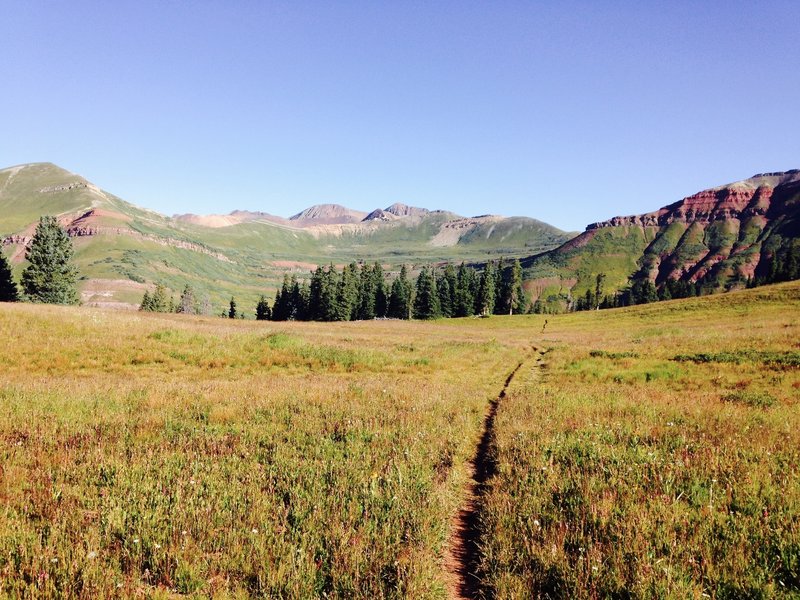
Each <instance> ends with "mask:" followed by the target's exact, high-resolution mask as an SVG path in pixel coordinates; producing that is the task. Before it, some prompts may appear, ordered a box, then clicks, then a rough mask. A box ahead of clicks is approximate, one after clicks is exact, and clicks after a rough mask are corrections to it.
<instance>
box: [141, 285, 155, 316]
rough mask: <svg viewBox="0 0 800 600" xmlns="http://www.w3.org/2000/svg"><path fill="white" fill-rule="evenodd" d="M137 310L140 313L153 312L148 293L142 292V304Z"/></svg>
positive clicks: (151, 301)
mask: <svg viewBox="0 0 800 600" xmlns="http://www.w3.org/2000/svg"><path fill="white" fill-rule="evenodd" d="M139 310H140V311H142V312H153V299H152V298H151V297H150V292H148V291H147V290H145V291H144V296H142V303H141V304H140V305H139Z"/></svg>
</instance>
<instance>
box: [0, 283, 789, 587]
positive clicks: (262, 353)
mask: <svg viewBox="0 0 800 600" xmlns="http://www.w3.org/2000/svg"><path fill="white" fill-rule="evenodd" d="M799 305H800V284H798V283H797V282H794V283H784V284H778V285H773V286H768V287H763V288H757V289H753V290H746V291H741V292H733V293H730V294H725V295H716V296H709V297H703V298H695V299H685V300H673V301H669V302H661V303H656V304H650V305H646V306H639V307H630V308H624V309H615V310H610V311H591V312H583V313H574V314H569V315H548V319H547V321H545V320H544V318H543V316H539V315H530V316H513V317H508V316H506V317H502V316H495V317H493V318H491V319H453V320H439V321H434V322H432V323H431V322H414V321H412V322H407V321H396V320H395V321H392V320H388V321H361V322H351V323H300V322H287V323H266V324H264V323H262V322H256V321H245V322H242V321H236V320H229V319H225V320H224V319H219V318H202V317H186V316H183V315H164V314H153V313H133V314H132V313H125V312H115V311H108V310H102V309H87V308H69V307H51V306H46V305H33V304H22V303H16V304H3V305H1V309H0V334H1V335H2V337H3V339H4V340H6V341H7V343H6V345H5V350H4V351H3V353H2V356H1V357H0V360H2V363H3V364H2V367H3V368H2V375H1V376H0V377H1V378H2V379H0V385H1V387H0V401H2V405H3V412H2V416H1V417H0V439H2V440H3V446H2V452H3V457H2V458H3V460H2V461H1V462H0V465H2V470H0V475H1V476H2V480H1V481H2V484H1V486H0V493H2V497H3V511H2V513H0V533H2V535H0V561H1V562H0V586H2V593H3V594H4V595H6V596H10V597H73V598H100V597H120V596H124V597H134V596H139V595H144V596H149V597H173V596H175V595H176V594H178V595H187V596H194V597H216V598H227V597H230V598H234V597H251V596H255V597H280V598H313V597H337V598H401V597H407V598H446V597H461V596H463V595H464V593H463V592H464V590H475V593H476V595H480V596H481V597H484V596H485V597H497V598H523V597H542V598H544V597H551V598H552V597H563V598H566V597H571V598H606V597H661V598H688V597H698V598H699V597H704V596H710V597H714V598H741V597H763V598H769V597H792V596H794V595H796V594H797V593H798V590H800V486H798V465H799V464H800V439H798V432H800V410H798V408H799V407H798V403H799V402H798V390H800V342H798V340H800V319H798V316H799V314H798V313H799V311H798V306H799ZM545 324H546V325H545ZM543 325H545V326H544V327H543ZM512 375H513V376H512ZM501 391H502V392H503V393H501ZM490 410H491V411H493V419H492V420H491V421H490V422H489V421H487V419H486V415H487V414H488V413H489V411H490ZM487 426H488V427H489V431H488V432H487V431H485V429H486V427H487ZM487 433H488V444H485V445H484V446H485V447H483V448H482V450H481V451H484V452H486V456H483V457H476V448H480V446H481V444H480V442H481V438H482V436H485V435H486V434H487ZM477 462H481V463H484V464H486V465H490V468H489V469H488V473H487V474H486V477H485V480H484V481H483V482H481V483H480V484H479V485H477V486H476V485H470V479H471V478H474V465H475V464H476V463H477ZM469 490H472V491H473V492H474V494H473V495H474V498H472V502H471V505H472V509H471V510H473V511H474V512H475V516H476V517H477V518H476V519H474V521H475V523H476V525H475V527H476V530H475V532H474V537H475V539H474V541H475V542H476V545H475V547H474V548H468V549H467V550H466V554H468V555H471V556H472V558H470V557H469V556H468V557H467V558H469V559H470V560H472V561H473V562H474V563H475V565H476V569H475V572H474V573H470V574H468V576H467V578H468V579H474V581H472V583H468V584H466V585H465V584H464V582H463V581H462V578H461V576H460V575H459V571H458V569H457V568H455V567H454V562H455V563H457V562H458V560H457V559H455V558H454V553H453V551H452V549H453V548H454V547H456V546H459V545H463V544H461V541H460V540H459V539H458V538H459V536H461V535H462V534H464V532H463V531H462V530H460V528H459V526H458V518H457V515H458V513H459V510H460V507H462V506H463V504H464V501H465V496H466V495H467V494H469V493H471V492H470V491H469ZM476 558H477V560H475V559H476Z"/></svg>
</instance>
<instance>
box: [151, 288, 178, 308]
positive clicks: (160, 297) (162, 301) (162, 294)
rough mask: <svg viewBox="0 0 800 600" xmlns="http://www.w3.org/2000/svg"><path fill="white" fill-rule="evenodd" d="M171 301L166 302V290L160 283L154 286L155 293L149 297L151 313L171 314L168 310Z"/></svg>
mask: <svg viewBox="0 0 800 600" xmlns="http://www.w3.org/2000/svg"><path fill="white" fill-rule="evenodd" d="M171 304H172V299H171V298H170V299H169V300H167V288H165V287H164V286H163V285H161V284H160V283H157V284H156V289H155V291H154V292H153V293H152V294H151V296H150V307H151V310H152V311H153V312H173V310H174V308H172V309H171V308H170V305H171Z"/></svg>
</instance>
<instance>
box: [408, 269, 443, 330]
mask: <svg viewBox="0 0 800 600" xmlns="http://www.w3.org/2000/svg"><path fill="white" fill-rule="evenodd" d="M439 316H441V309H440V306H439V294H438V293H437V291H436V277H435V275H434V273H433V269H432V268H430V267H423V269H422V271H421V272H420V274H419V277H417V293H416V294H415V296H414V318H415V319H436V318H438V317H439Z"/></svg>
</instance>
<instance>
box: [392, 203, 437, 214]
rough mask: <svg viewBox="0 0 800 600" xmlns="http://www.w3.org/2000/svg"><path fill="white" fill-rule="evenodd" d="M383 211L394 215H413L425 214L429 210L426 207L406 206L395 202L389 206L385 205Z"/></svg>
mask: <svg viewBox="0 0 800 600" xmlns="http://www.w3.org/2000/svg"><path fill="white" fill-rule="evenodd" d="M383 211H384V212H387V213H389V214H390V215H394V216H396V217H415V216H422V215H427V214H428V213H429V212H431V211H429V210H428V209H427V208H419V207H416V206H408V205H407V204H403V203H402V202H395V203H394V204H392V205H391V206H387V207H386V208H385V209H383Z"/></svg>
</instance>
